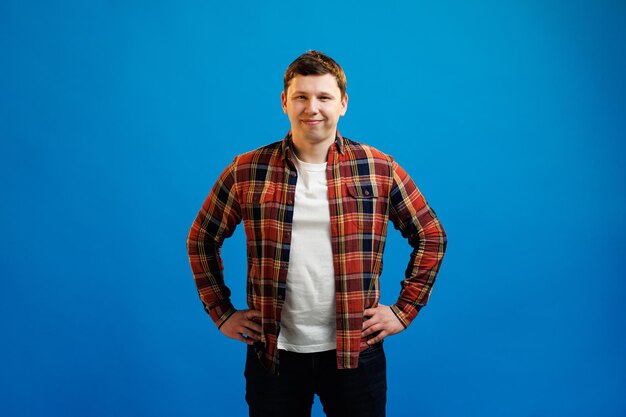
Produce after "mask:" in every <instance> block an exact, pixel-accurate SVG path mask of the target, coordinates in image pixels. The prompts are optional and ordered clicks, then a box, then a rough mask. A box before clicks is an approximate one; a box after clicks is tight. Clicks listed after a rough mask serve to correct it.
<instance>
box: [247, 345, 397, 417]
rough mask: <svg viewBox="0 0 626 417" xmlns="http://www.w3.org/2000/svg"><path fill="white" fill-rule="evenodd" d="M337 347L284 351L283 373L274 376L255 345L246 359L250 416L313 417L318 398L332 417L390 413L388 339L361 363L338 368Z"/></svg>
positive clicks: (379, 416)
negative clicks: (385, 343) (387, 410)
mask: <svg viewBox="0 0 626 417" xmlns="http://www.w3.org/2000/svg"><path fill="white" fill-rule="evenodd" d="M335 355H336V353H335V351H334V350H330V351H326V352H319V353H293V352H287V351H284V350H281V351H280V374H279V375H270V374H268V373H267V371H265V369H263V368H262V367H261V365H260V363H259V361H258V358H257V356H256V354H255V352H254V348H253V347H251V346H250V347H248V356H247V359H246V371H245V376H246V401H247V402H248V406H249V409H250V417H310V416H311V407H312V405H313V397H314V395H315V394H317V395H318V396H319V398H320V401H321V403H322V406H323V407H324V412H325V413H326V415H327V416H328V417H384V416H385V405H386V402H387V364H386V359H385V352H384V351H383V346H382V343H379V344H377V345H374V346H372V347H370V348H368V349H367V350H365V351H363V352H361V355H360V356H359V367H358V368H356V369H337V364H336V362H337V361H336V358H335Z"/></svg>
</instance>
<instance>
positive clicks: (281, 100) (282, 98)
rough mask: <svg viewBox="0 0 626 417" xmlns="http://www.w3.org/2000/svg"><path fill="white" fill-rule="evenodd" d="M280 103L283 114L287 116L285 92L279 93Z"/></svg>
mask: <svg viewBox="0 0 626 417" xmlns="http://www.w3.org/2000/svg"><path fill="white" fill-rule="evenodd" d="M280 103H281V104H282V106H283V113H285V114H287V96H285V90H283V91H282V92H281V93H280Z"/></svg>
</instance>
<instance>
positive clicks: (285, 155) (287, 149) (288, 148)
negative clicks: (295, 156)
mask: <svg viewBox="0 0 626 417" xmlns="http://www.w3.org/2000/svg"><path fill="white" fill-rule="evenodd" d="M343 145H344V141H343V136H341V133H339V130H337V133H336V134H335V146H336V147H337V151H339V153H340V154H342V155H343ZM292 147H293V142H292V137H291V130H290V131H289V132H287V135H286V136H285V138H284V139H283V142H282V144H281V157H282V159H283V161H284V160H285V159H288V160H289V159H291V155H292V152H293V149H292Z"/></svg>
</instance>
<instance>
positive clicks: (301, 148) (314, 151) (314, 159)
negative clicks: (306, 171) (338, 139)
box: [291, 136, 335, 164]
mask: <svg viewBox="0 0 626 417" xmlns="http://www.w3.org/2000/svg"><path fill="white" fill-rule="evenodd" d="M291 139H292V143H293V147H294V151H295V153H296V155H297V156H298V159H300V160H301V161H303V162H308V163H310V164H323V163H324V162H326V160H327V158H328V149H329V148H330V146H331V145H332V144H333V143H335V137H334V136H333V137H332V138H329V139H326V140H323V141H320V142H309V141H306V140H299V139H298V138H297V137H295V136H292V138H291Z"/></svg>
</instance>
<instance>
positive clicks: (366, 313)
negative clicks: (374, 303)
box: [363, 308, 376, 318]
mask: <svg viewBox="0 0 626 417" xmlns="http://www.w3.org/2000/svg"><path fill="white" fill-rule="evenodd" d="M375 314H376V308H367V309H365V311H363V315H364V316H365V317H368V318H369V317H372V316H373V315H375Z"/></svg>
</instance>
